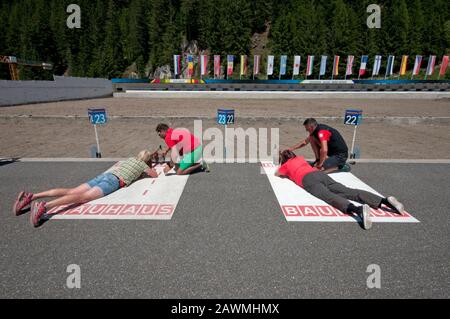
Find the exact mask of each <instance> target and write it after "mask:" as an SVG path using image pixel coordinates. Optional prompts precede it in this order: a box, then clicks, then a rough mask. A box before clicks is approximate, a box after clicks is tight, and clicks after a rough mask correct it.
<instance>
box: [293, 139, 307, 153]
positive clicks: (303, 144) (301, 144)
mask: <svg viewBox="0 0 450 319" xmlns="http://www.w3.org/2000/svg"><path fill="white" fill-rule="evenodd" d="M308 144H309V137H307V138H306V139H305V140H303V141H301V142H300V143H298V144H296V145H294V146H293V147H291V148H290V149H289V150H290V151H295V150H298V149H299V148H302V147H305V146H306V145H308Z"/></svg>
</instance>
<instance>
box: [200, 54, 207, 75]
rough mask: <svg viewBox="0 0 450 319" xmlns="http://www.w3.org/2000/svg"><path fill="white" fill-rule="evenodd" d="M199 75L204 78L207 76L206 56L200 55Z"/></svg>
mask: <svg viewBox="0 0 450 319" xmlns="http://www.w3.org/2000/svg"><path fill="white" fill-rule="evenodd" d="M200 71H201V72H200V75H201V76H204V75H207V74H208V56H207V55H201V56H200Z"/></svg>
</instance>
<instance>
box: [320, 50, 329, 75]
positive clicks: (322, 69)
mask: <svg viewBox="0 0 450 319" xmlns="http://www.w3.org/2000/svg"><path fill="white" fill-rule="evenodd" d="M327 60H328V56H326V55H322V60H321V61H320V74H319V78H320V76H322V75H325V73H327Z"/></svg>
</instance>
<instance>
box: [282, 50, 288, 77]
mask: <svg viewBox="0 0 450 319" xmlns="http://www.w3.org/2000/svg"><path fill="white" fill-rule="evenodd" d="M286 69H287V55H282V56H281V58H280V78H281V76H282V75H285V74H286Z"/></svg>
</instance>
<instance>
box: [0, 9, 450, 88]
mask: <svg viewBox="0 0 450 319" xmlns="http://www.w3.org/2000/svg"><path fill="white" fill-rule="evenodd" d="M374 2H375V1H373V0H253V1H249V0H77V1H74V0H2V1H1V2H0V21H2V23H1V24H0V55H10V56H17V57H20V58H22V59H28V60H36V61H43V62H50V63H53V64H54V66H55V68H54V70H53V73H54V74H57V75H62V74H68V75H71V76H83V77H106V78H113V77H122V76H123V75H124V72H125V71H126V70H127V69H129V68H130V67H133V68H134V70H135V72H136V73H137V74H138V76H139V77H151V76H152V75H153V72H154V71H155V70H156V69H157V68H158V67H160V66H164V65H170V66H172V65H173V55H174V54H181V53H183V52H182V51H183V50H184V49H185V48H186V47H188V46H189V44H190V43H196V46H197V47H198V49H199V50H200V51H201V52H205V53H207V54H209V55H214V54H218V55H222V56H223V58H222V61H223V63H224V64H225V63H226V59H225V58H224V57H225V56H226V55H228V54H234V55H241V54H247V55H252V54H255V52H256V54H263V55H264V54H274V55H276V56H279V55H282V54H284V55H288V56H293V55H296V54H298V55H302V56H303V57H304V56H306V55H329V56H332V55H342V56H346V55H348V54H351V55H355V56H356V57H358V56H360V55H362V54H367V55H369V56H370V57H371V59H373V57H374V56H375V55H376V54H380V55H383V56H387V55H389V54H393V55H396V56H400V55H403V54H407V55H410V56H414V55H416V54H420V55H424V56H425V57H427V56H428V55H430V54H434V55H437V57H438V62H440V60H441V58H442V55H443V54H446V53H448V52H449V48H450V1H448V0H409V1H407V0H378V1H377V2H376V3H377V4H379V5H380V6H381V8H382V12H381V21H382V22H381V23H382V25H381V28H380V29H369V28H368V27H367V25H366V20H367V17H368V16H369V13H367V6H368V5H369V4H371V3H374ZM71 3H76V4H78V5H79V6H80V7H81V28H80V29H69V28H68V27H67V25H66V20H67V18H68V16H69V13H67V12H66V8H67V6H68V5H69V4H71ZM258 34H259V35H261V37H260V38H262V39H263V41H264V39H265V38H264V36H263V35H267V36H266V39H267V40H266V43H263V45H262V46H261V45H258V43H256V44H255V42H254V39H255V35H258ZM258 50H259V51H258ZM317 60H319V59H317ZM371 61H373V60H371ZM370 63H371V62H370ZM8 74H9V73H8V69H7V67H5V65H0V78H3V79H5V78H8ZM275 75H276V74H275ZM50 76H51V74H50ZM43 77H48V72H46V71H43V70H39V69H36V68H25V69H21V78H26V79H37V78H43Z"/></svg>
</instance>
